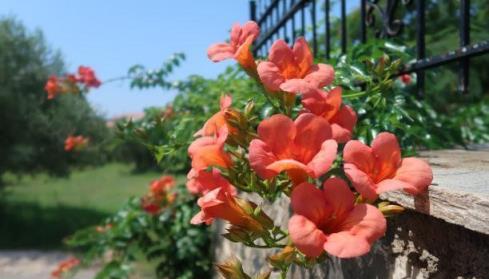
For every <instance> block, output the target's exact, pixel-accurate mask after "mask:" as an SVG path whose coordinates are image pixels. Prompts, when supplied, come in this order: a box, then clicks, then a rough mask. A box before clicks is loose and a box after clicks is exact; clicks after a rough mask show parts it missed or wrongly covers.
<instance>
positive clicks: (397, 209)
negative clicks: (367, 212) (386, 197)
mask: <svg viewBox="0 0 489 279" xmlns="http://www.w3.org/2000/svg"><path fill="white" fill-rule="evenodd" d="M379 210H380V212H382V214H384V215H385V216H392V215H397V214H400V213H402V212H403V211H404V207H402V206H399V205H395V204H390V205H386V206H382V207H379Z"/></svg>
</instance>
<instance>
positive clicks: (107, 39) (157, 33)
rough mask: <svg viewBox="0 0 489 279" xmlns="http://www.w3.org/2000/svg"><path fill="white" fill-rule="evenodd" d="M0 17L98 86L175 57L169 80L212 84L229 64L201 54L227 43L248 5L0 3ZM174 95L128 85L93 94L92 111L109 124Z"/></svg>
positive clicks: (218, 1)
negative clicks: (11, 19) (40, 35)
mask: <svg viewBox="0 0 489 279" xmlns="http://www.w3.org/2000/svg"><path fill="white" fill-rule="evenodd" d="M1 2H2V4H1V5H0V15H15V16H16V17H17V18H18V19H20V20H21V21H23V22H24V24H25V25H26V26H27V27H28V28H29V29H34V28H40V29H42V30H43V32H44V34H45V36H46V39H47V41H48V42H49V43H50V44H51V46H52V47H54V48H59V49H61V51H62V52H63V54H64V58H65V60H66V62H67V64H68V70H70V71H75V70H76V68H77V67H78V65H88V66H91V67H93V68H94V69H95V70H96V72H97V75H98V76H99V77H100V79H102V80H104V79H109V78H112V77H117V76H121V75H124V74H125V73H126V71H127V69H128V68H129V67H130V66H132V65H134V64H143V65H145V66H147V67H148V68H153V67H154V68H156V67H158V66H159V65H161V63H162V62H163V61H164V60H166V59H167V58H168V57H169V56H170V55H171V54H173V53H175V52H184V53H185V54H186V55H187V60H186V61H185V62H184V63H183V66H182V67H180V68H179V69H178V70H177V71H176V72H175V75H174V77H175V78H176V79H181V78H185V77H186V76H188V75H190V74H200V75H203V76H206V77H214V76H216V75H217V74H218V73H220V72H222V71H223V70H224V68H225V67H226V66H227V65H230V64H231V63H232V62H224V63H219V64H214V63H212V62H210V61H209V60H208V59H207V55H206V50H207V47H208V46H209V45H210V44H212V43H214V42H218V41H224V40H225V39H227V38H228V30H229V28H230V26H231V25H232V24H233V23H234V22H244V21H246V20H247V19H248V1H247V0H209V1H201V0H193V1H189V0H179V1H170V0H141V1H129V0H124V1H121V0H119V1H100V0H84V1H63V0H43V1H36V0H2V1H1ZM174 94H175V93H174V92H168V91H163V90H161V89H151V90H142V91H141V90H136V89H134V90H131V89H129V84H128V83H127V82H115V83H110V84H106V85H104V86H102V87H100V88H99V89H95V90H92V91H91V92H90V94H89V96H88V99H89V101H90V102H91V104H92V105H93V106H94V107H95V108H96V109H97V110H98V111H101V112H102V113H104V114H105V115H107V116H108V117H111V116H115V115H119V114H122V113H128V112H138V111H142V110H143V108H145V107H148V106H162V105H164V104H166V103H167V102H169V101H170V100H171V99H172V98H173V97H174Z"/></svg>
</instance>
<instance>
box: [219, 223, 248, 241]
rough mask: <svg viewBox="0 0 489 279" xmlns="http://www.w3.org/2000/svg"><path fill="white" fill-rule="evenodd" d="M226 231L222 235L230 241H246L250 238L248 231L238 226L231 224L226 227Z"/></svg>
mask: <svg viewBox="0 0 489 279" xmlns="http://www.w3.org/2000/svg"><path fill="white" fill-rule="evenodd" d="M227 231H228V232H227V233H225V234H223V236H224V237H225V238H227V239H229V240H230V241H232V242H246V241H248V240H250V237H249V235H248V233H247V232H246V231H245V230H243V229H241V228H239V227H236V226H231V227H229V228H227Z"/></svg>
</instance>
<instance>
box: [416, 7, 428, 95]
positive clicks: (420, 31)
mask: <svg viewBox="0 0 489 279" xmlns="http://www.w3.org/2000/svg"><path fill="white" fill-rule="evenodd" d="M425 28H426V26H425V0H416V57H417V59H418V61H420V60H423V59H424V58H425V55H426V53H425V51H426V49H425ZM416 76H417V83H416V86H417V94H418V97H423V95H424V82H425V73H424V71H423V70H421V71H417V72H416Z"/></svg>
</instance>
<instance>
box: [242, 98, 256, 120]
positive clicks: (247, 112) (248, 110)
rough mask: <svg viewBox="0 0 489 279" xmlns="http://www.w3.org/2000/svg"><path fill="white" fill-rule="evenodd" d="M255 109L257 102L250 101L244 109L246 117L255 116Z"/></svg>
mask: <svg viewBox="0 0 489 279" xmlns="http://www.w3.org/2000/svg"><path fill="white" fill-rule="evenodd" d="M254 109H255V102H254V101H253V100H249V101H248V103H246V106H245V108H244V114H245V116H251V115H252V114H253V110H254Z"/></svg>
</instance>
